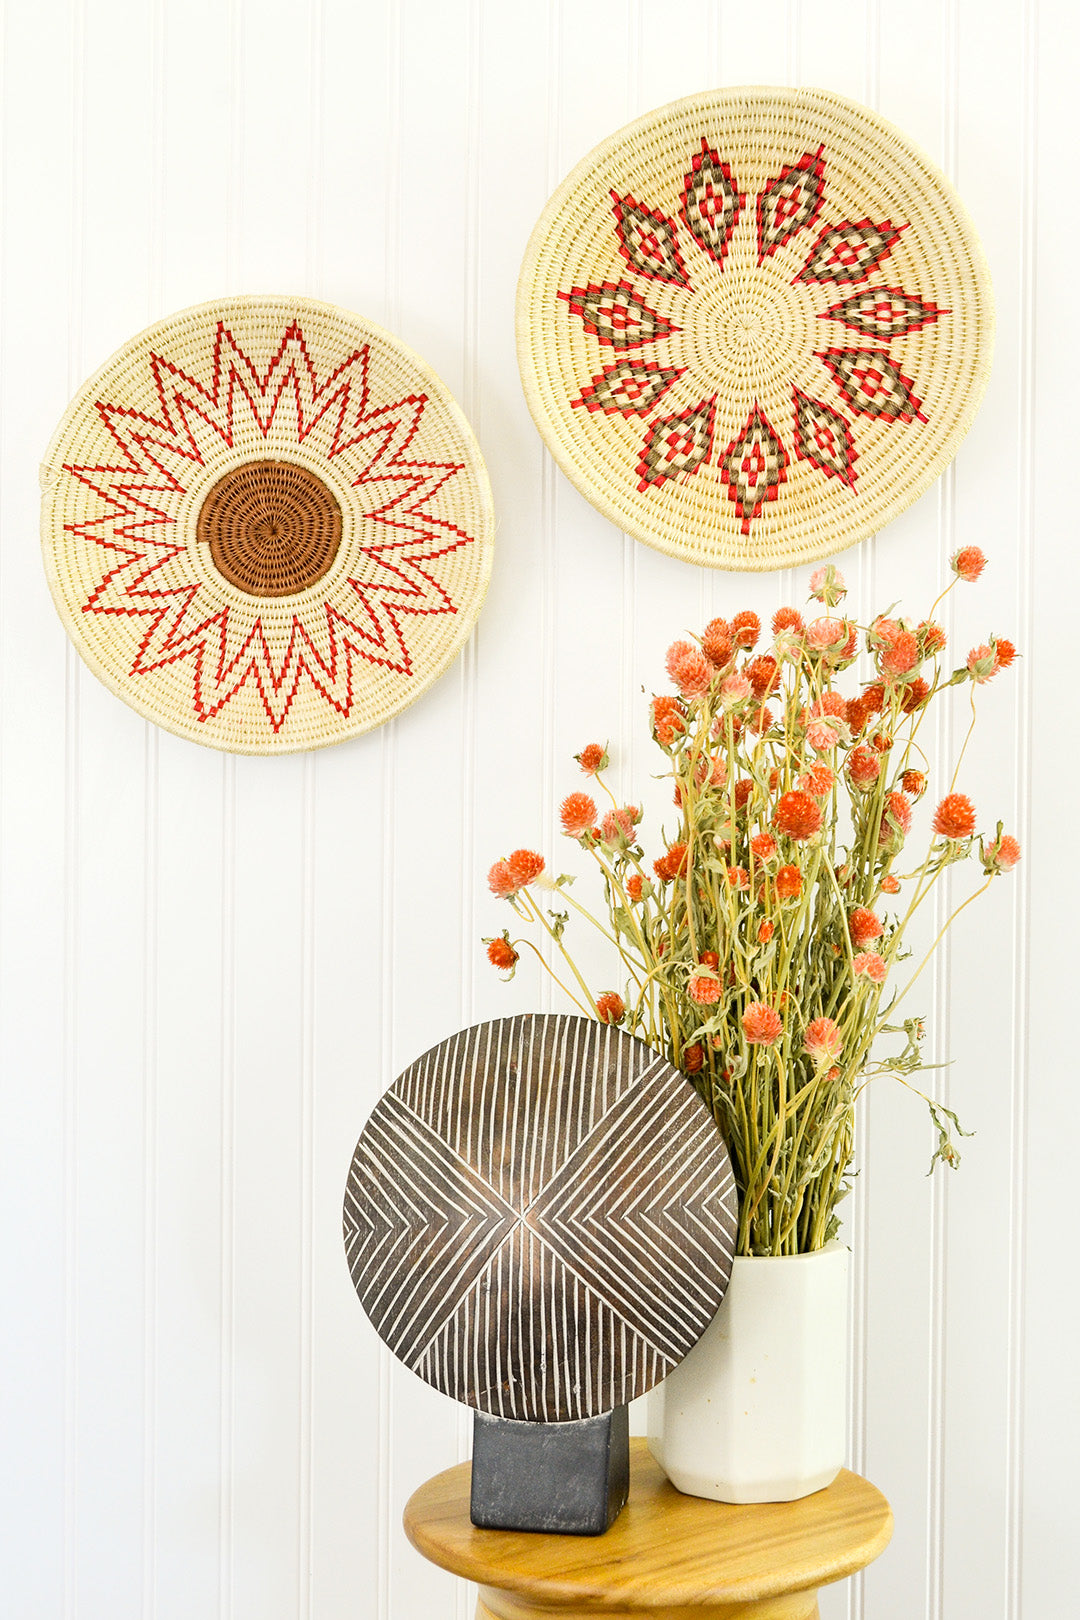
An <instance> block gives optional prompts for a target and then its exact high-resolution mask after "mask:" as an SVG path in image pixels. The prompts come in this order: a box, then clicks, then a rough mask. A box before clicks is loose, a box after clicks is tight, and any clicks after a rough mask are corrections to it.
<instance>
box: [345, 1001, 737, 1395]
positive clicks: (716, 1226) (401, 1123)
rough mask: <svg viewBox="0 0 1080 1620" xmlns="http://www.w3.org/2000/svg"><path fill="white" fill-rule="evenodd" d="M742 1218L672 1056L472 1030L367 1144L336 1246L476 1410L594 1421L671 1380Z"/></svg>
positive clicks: (389, 1110) (588, 1026) (702, 1113)
mask: <svg viewBox="0 0 1080 1620" xmlns="http://www.w3.org/2000/svg"><path fill="white" fill-rule="evenodd" d="M735 1222H736V1197H735V1183H734V1179H733V1177H732V1173H731V1165H730V1161H729V1159H728V1155H727V1149H726V1148H725V1146H724V1144H723V1141H722V1139H721V1137H720V1134H719V1131H718V1130H717V1127H716V1125H715V1123H714V1121H713V1119H712V1116H711V1114H710V1113H709V1111H708V1109H707V1108H706V1107H705V1105H704V1104H703V1103H702V1102H701V1100H700V1098H699V1097H698V1096H697V1094H696V1092H695V1091H694V1090H693V1088H692V1087H691V1086H690V1084H689V1082H688V1081H686V1080H685V1079H684V1078H683V1076H682V1075H681V1074H679V1073H678V1071H677V1070H675V1069H673V1068H672V1066H671V1065H670V1064H669V1063H668V1062H667V1060H666V1059H665V1058H663V1057H661V1056H659V1055H658V1054H657V1053H655V1052H653V1051H652V1050H651V1049H650V1048H649V1047H647V1046H645V1045H644V1044H643V1043H642V1042H640V1041H637V1040H633V1039H632V1038H631V1037H630V1036H628V1035H625V1034H623V1032H622V1031H621V1030H618V1029H614V1028H612V1027H611V1026H610V1025H604V1024H598V1023H596V1022H594V1021H593V1020H592V1019H588V1018H578V1017H572V1016H568V1015H563V1014H559V1015H554V1014H542V1013H530V1014H527V1015H525V1016H523V1017H518V1018H505V1019H498V1020H496V1021H495V1022H493V1023H488V1024H478V1025H476V1026H474V1027H473V1028H472V1029H466V1030H463V1031H462V1032H461V1033H460V1034H458V1035H454V1036H452V1037H451V1038H450V1039H449V1040H447V1041H444V1042H443V1043H442V1044H441V1045H439V1046H436V1047H433V1048H432V1050H431V1051H430V1052H428V1053H426V1054H425V1056H423V1057H422V1058H419V1059H418V1060H417V1062H416V1063H414V1064H413V1065H412V1066H411V1068H409V1069H407V1070H406V1071H405V1073H404V1074H403V1075H401V1077H400V1078H399V1079H398V1080H397V1081H396V1082H395V1084H394V1085H393V1086H392V1087H391V1089H390V1090H389V1091H388V1092H386V1094H385V1095H384V1096H383V1097H382V1099H381V1100H380V1102H379V1103H378V1105H377V1107H376V1108H375V1110H374V1112H373V1113H372V1115H371V1118H370V1119H369V1121H368V1123H367V1125H366V1126H365V1128H364V1132H363V1135H362V1136H361V1138H360V1141H359V1142H358V1143H357V1147H356V1153H355V1154H354V1156H353V1161H352V1166H351V1168H350V1171H349V1180H348V1186H347V1188H346V1193H345V1211H344V1232H345V1250H346V1254H347V1256H348V1261H349V1270H350V1273H351V1275H352V1279H353V1284H354V1286H355V1288H356V1291H357V1293H358V1294H359V1296H360V1300H361V1303H362V1304H363V1306H364V1309H365V1310H366V1311H367V1313H368V1315H369V1317H370V1318H371V1320H372V1322H373V1324H374V1326H375V1329H376V1331H377V1332H378V1333H379V1335H380V1337H381V1338H382V1339H384V1340H385V1342H386V1343H387V1344H388V1345H389V1347H390V1349H391V1350H393V1352H394V1354H395V1355H397V1356H399V1357H400V1358H401V1360H402V1361H403V1362H404V1363H405V1365H406V1366H407V1367H409V1368H411V1369H412V1371H413V1372H415V1373H417V1374H419V1376H420V1377H421V1378H423V1379H425V1380H426V1381H427V1382H428V1383H429V1384H432V1385H434V1387H435V1388H436V1389H439V1390H442V1391H443V1393H444V1394H447V1395H451V1396H453V1398H454V1399H455V1400H459V1401H462V1402H464V1403H465V1404H466V1405H468V1406H473V1407H476V1408H478V1409H479V1410H480V1411H482V1412H490V1413H493V1414H495V1415H497V1416H499V1417H507V1418H517V1419H524V1420H528V1421H535V1422H549V1423H556V1422H566V1421H569V1420H572V1419H577V1418H586V1417H595V1416H597V1415H598V1414H599V1413H601V1412H606V1411H610V1410H611V1408H612V1407H615V1406H620V1405H622V1404H624V1403H625V1402H626V1401H629V1400H631V1399H633V1398H634V1397H635V1396H637V1395H642V1394H644V1393H645V1391H646V1390H648V1389H651V1388H652V1386H653V1384H655V1383H658V1382H659V1380H660V1379H661V1378H664V1377H666V1375H667V1374H668V1373H669V1372H670V1371H671V1369H672V1368H673V1367H674V1366H676V1365H677V1364H678V1363H679V1362H680V1361H681V1360H682V1358H683V1357H684V1356H685V1355H686V1353H687V1351H689V1350H690V1349H691V1348H692V1347H693V1346H694V1345H695V1344H696V1343H697V1340H698V1339H699V1338H700V1337H701V1334H702V1333H703V1332H704V1331H705V1328H706V1327H707V1326H708V1324H709V1322H710V1321H711V1320H712V1318H713V1316H714V1315H715V1313H716V1310H717V1308H718V1307H719V1304H720V1301H721V1299H722V1298H723V1295H724V1290H725V1288H726V1287H727V1280H728V1276H729V1274H730V1271H731V1261H732V1255H733V1252H734V1237H735Z"/></svg>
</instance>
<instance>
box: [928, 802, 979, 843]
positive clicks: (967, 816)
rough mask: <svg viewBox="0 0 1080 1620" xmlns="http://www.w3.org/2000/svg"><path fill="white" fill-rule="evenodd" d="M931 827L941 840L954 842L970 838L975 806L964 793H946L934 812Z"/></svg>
mask: <svg viewBox="0 0 1080 1620" xmlns="http://www.w3.org/2000/svg"><path fill="white" fill-rule="evenodd" d="M931 826H932V827H933V829H934V831H935V832H936V833H940V834H941V836H942V838H948V839H951V840H953V841H954V842H955V841H956V840H957V839H960V838H970V837H971V835H972V833H973V832H974V831H975V806H974V805H973V804H972V802H971V800H970V799H969V798H968V796H967V794H966V793H948V794H946V796H945V798H944V799H942V801H941V803H940V804H939V805H938V807H937V809H936V810H935V811H934V819H933V821H932V822H931Z"/></svg>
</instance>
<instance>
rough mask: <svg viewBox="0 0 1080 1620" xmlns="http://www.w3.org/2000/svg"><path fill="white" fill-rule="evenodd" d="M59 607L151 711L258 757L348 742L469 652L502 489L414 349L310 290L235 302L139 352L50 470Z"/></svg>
mask: <svg viewBox="0 0 1080 1620" xmlns="http://www.w3.org/2000/svg"><path fill="white" fill-rule="evenodd" d="M41 476H42V489H43V496H42V517H41V534H42V545H43V549H44V559H45V571H46V574H47V576H48V580H49V585H50V588H51V590H52V593H53V599H54V601H55V602H56V606H57V609H58V611H59V613H60V616H61V618H62V619H63V621H64V624H65V626H66V628H67V631H68V634H69V635H70V636H71V639H72V640H73V641H74V643H75V645H76V647H77V648H78V649H79V652H80V653H81V654H82V656H83V658H84V659H85V660H86V662H87V664H88V665H89V666H90V668H91V669H92V670H93V671H94V673H95V675H97V676H99V677H100V679H101V680H102V681H104V682H105V684H106V686H108V687H109V688H110V690H112V691H113V692H115V693H116V694H117V696H118V697H121V698H123V699H124V701H125V702H126V703H129V704H130V705H131V706H132V708H134V709H136V710H137V711H138V712H139V713H140V714H143V715H145V716H146V717H147V718H148V719H150V720H153V721H155V722H156V723H157V724H158V725H161V726H164V727H165V728H166V730H168V731H173V732H176V733H177V734H178V735H179V736H182V737H188V738H191V739H192V740H193V741H195V742H201V743H207V744H209V745H210V746H212V747H215V748H222V749H227V750H229V751H230V752H233V753H241V754H278V753H292V752H295V751H297V750H299V749H307V748H318V747H322V746H323V745H324V744H327V743H335V742H340V741H342V740H343V739H345V738H347V737H351V736H355V735H357V734H358V733H360V732H363V731H368V730H370V729H371V728H372V727H373V726H378V725H381V724H382V723H383V721H385V720H389V719H390V718H391V717H392V716H393V715H395V714H398V713H399V712H400V711H401V710H402V709H404V708H405V707H407V705H408V704H410V703H413V702H415V701H416V699H417V698H418V697H420V696H421V694H422V693H423V692H425V691H426V690H427V688H428V687H429V686H431V685H432V683H433V682H434V681H436V680H437V679H438V677H439V676H440V675H441V674H442V673H443V672H444V671H445V670H446V668H447V667H448V665H449V664H450V663H451V662H452V661H453V659H454V658H455V657H456V656H457V654H458V652H460V650H461V648H462V646H463V645H464V643H465V641H466V640H467V639H468V636H469V634H470V632H471V630H472V627H473V624H474V622H475V620H476V616H477V614H478V613H479V611H480V607H481V604H482V602H483V599H484V593H485V591H486V589H487V583H488V578H489V575H490V572H491V561H492V548H493V537H494V513H493V510H492V502H491V490H490V486H489V484H488V479H487V473H486V471H485V469H484V464H483V461H482V459H481V456H480V451H479V448H478V446H477V443H476V440H475V438H474V437H473V434H472V431H471V429H470V427H469V425H468V423H467V422H466V420H465V418H464V416H463V415H462V413H461V411H460V409H459V408H458V406H457V404H456V403H455V401H454V399H453V397H452V395H451V394H450V392H449V390H448V389H447V388H446V387H445V385H444V384H443V383H442V382H441V381H440V380H439V378H438V377H437V376H436V375H435V373H434V372H433V371H431V369H430V368H429V367H428V366H427V365H425V363H424V362H423V361H422V360H421V359H420V358H419V356H418V355H416V354H414V353H413V352H412V350H410V349H408V348H406V347H405V345H404V344H402V343H399V342H398V340H397V339H396V338H394V337H392V336H391V335H390V334H389V333H388V332H385V331H383V330H382V329H381V328H380V327H377V326H374V325H373V324H372V323H371V322H369V321H365V320H362V319H361V318H360V317H359V316H358V315H353V314H351V313H350V312H348V311H347V310H342V309H338V308H336V307H334V306H333V305H330V304H323V303H317V302H315V301H313V300H311V299H298V298H252V297H245V298H230V299H223V300H221V301H218V302H214V303H210V304H202V305H200V306H198V307H197V308H195V309H188V310H184V311H182V312H181V313H180V314H177V315H172V316H170V317H169V318H168V319H166V320H163V321H160V322H158V324H157V325H156V326H152V327H150V328H149V329H148V330H147V331H145V332H142V333H140V334H139V335H138V336H137V337H135V338H133V339H132V340H131V341H130V342H129V343H126V344H125V345H124V347H123V348H122V349H120V350H119V351H118V352H117V353H116V354H115V355H113V357H112V359H111V360H109V361H107V363H106V364H105V365H104V366H103V367H102V369H101V370H100V371H99V372H98V373H97V374H96V375H95V376H94V377H92V378H91V379H90V381H89V382H87V383H86V384H85V386H84V387H83V388H82V389H81V390H80V391H79V393H78V394H77V395H76V397H75V399H74V400H73V401H72V403H71V405H70V406H69V408H68V410H67V412H66V413H65V415H64V418H63V420H62V422H61V423H60V426H59V428H58V429H57V432H56V434H55V436H54V438H53V441H52V443H51V445H50V446H49V449H48V450H47V452H46V454H45V461H44V464H43V466H42V475H41Z"/></svg>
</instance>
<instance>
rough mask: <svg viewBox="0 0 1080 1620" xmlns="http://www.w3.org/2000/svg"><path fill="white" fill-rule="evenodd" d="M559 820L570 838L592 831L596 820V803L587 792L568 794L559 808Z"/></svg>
mask: <svg viewBox="0 0 1080 1620" xmlns="http://www.w3.org/2000/svg"><path fill="white" fill-rule="evenodd" d="M559 820H560V821H561V822H562V828H563V832H564V833H565V834H566V835H567V837H568V838H580V837H581V836H582V834H583V833H587V832H591V831H592V827H593V823H594V822H595V820H596V803H595V801H594V800H593V799H590V798H589V795H588V794H587V793H570V794H567V796H566V798H565V799H564V800H563V802H562V805H561V806H560V808H559Z"/></svg>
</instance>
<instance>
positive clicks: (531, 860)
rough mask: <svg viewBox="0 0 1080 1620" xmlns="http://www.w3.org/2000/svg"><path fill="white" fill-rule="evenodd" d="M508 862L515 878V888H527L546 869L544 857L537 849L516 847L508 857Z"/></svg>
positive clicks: (511, 874)
mask: <svg viewBox="0 0 1080 1620" xmlns="http://www.w3.org/2000/svg"><path fill="white" fill-rule="evenodd" d="M506 864H507V866H508V867H509V869H510V876H511V877H512V878H513V880H514V888H515V889H527V888H528V886H529V884H530V883H535V882H536V879H537V878H538V877H539V876H540V874H541V872H542V871H543V870H544V857H543V856H542V855H538V854H537V853H536V851H535V849H515V850H514V851H513V853H512V854H510V855H508V856H507V857H506Z"/></svg>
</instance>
